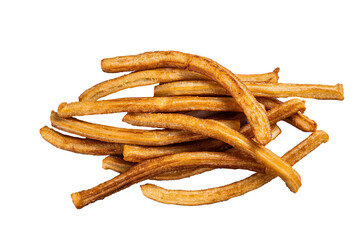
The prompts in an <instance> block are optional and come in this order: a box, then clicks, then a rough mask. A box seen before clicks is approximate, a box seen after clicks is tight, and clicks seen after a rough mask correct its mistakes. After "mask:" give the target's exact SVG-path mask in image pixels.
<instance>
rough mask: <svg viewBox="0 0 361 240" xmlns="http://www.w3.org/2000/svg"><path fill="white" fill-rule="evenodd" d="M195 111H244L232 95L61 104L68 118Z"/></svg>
mask: <svg viewBox="0 0 361 240" xmlns="http://www.w3.org/2000/svg"><path fill="white" fill-rule="evenodd" d="M192 110H204V111H234V112H241V111H243V109H242V108H240V107H239V105H238V104H237V103H236V101H234V99H233V98H231V97H145V98H119V99H113V100H101V101H94V102H93V101H89V102H72V103H61V104H60V105H59V107H58V115H59V116H60V117H64V118H67V117H72V116H84V115H93V114H106V113H117V112H180V111H192Z"/></svg>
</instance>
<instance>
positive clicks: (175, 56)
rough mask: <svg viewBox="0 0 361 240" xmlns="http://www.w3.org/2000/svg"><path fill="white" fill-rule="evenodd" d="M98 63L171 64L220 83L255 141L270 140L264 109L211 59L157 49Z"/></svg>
mask: <svg viewBox="0 0 361 240" xmlns="http://www.w3.org/2000/svg"><path fill="white" fill-rule="evenodd" d="M101 66H102V69H103V71H104V72H123V71H139V70H149V69H155V68H162V67H172V68H181V69H188V70H190V71H194V72H198V73H200V74H203V75H205V76H207V77H209V78H211V79H212V80H214V81H217V82H218V83H220V84H221V85H222V86H223V87H224V88H225V89H227V91H228V92H229V93H230V94H231V95H232V96H233V98H234V99H235V101H236V102H237V103H238V104H239V105H240V106H241V107H242V109H243V111H244V113H245V114H246V116H247V119H248V121H249V122H250V124H251V126H252V129H253V131H254V132H255V137H256V139H257V141H258V142H260V143H262V144H266V143H267V142H269V141H270V139H271V128H270V124H269V122H268V119H267V116H266V112H265V110H264V109H263V108H262V106H261V105H260V104H259V103H258V102H257V100H256V99H255V98H254V97H253V96H252V94H251V93H250V91H249V90H248V89H247V87H246V86H245V85H244V84H243V83H242V82H241V81H240V80H239V78H238V77H237V76H236V75H235V74H233V73H232V72H231V71H229V70H228V69H226V68H224V67H223V66H221V65H220V64H218V63H216V62H215V61H213V60H211V59H208V58H205V57H201V56H197V55H193V54H186V53H182V52H176V51H158V52H146V53H143V54H139V55H132V56H123V57H114V58H107V59H103V60H102V62H101Z"/></svg>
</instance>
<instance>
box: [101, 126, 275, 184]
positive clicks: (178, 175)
mask: <svg viewBox="0 0 361 240" xmlns="http://www.w3.org/2000/svg"><path fill="white" fill-rule="evenodd" d="M271 128H272V130H271V131H272V140H274V139H275V138H276V137H277V136H278V135H279V134H280V133H281V129H280V128H279V127H278V126H277V125H272V126H271ZM219 142H220V141H219ZM128 146H131V145H128ZM138 147H140V146H138ZM144 149H146V148H144ZM141 151H142V150H141ZM193 151H194V152H197V150H196V149H193ZM199 151H204V150H203V149H200V150H199ZM210 151H212V152H213V151H214V150H213V149H210ZM144 152H145V151H144ZM170 152H171V151H169V152H168V153H169V154H165V152H161V153H162V154H163V155H160V154H158V155H159V156H158V157H161V156H166V155H172V154H175V153H180V152H178V151H174V152H173V153H170ZM226 152H227V153H234V154H238V152H237V151H234V148H233V149H230V150H227V151H226ZM154 156H157V155H156V154H154ZM152 158H155V157H152ZM148 159H151V158H148ZM144 160H146V159H142V160H138V162H139V161H144ZM133 164H134V163H132V162H128V161H124V159H123V158H122V157H121V156H108V157H106V158H104V159H103V168H104V169H111V170H113V171H116V172H119V173H123V172H125V171H127V170H129V168H130V167H131V166H133ZM213 169H214V168H189V169H181V170H174V171H172V172H167V173H163V174H160V175H157V176H155V177H153V178H151V179H153V180H177V179H182V178H187V177H191V176H194V175H197V174H201V173H204V172H207V171H211V170H213Z"/></svg>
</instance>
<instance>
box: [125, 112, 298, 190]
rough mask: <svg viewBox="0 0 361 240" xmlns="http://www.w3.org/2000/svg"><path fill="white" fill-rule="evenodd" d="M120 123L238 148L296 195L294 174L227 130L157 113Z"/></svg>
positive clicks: (268, 153)
mask: <svg viewBox="0 0 361 240" xmlns="http://www.w3.org/2000/svg"><path fill="white" fill-rule="evenodd" d="M123 121H125V122H127V123H130V124H134V125H142V126H148V127H165V128H171V129H182V130H188V131H192V132H194V133H198V134H202V135H205V136H208V137H211V138H215V139H218V140H221V141H224V142H225V143H228V144H229V145H231V146H233V147H235V148H238V149H239V150H240V151H243V152H245V153H247V154H249V155H250V156H252V157H254V158H255V159H257V161H259V162H260V163H262V164H264V165H265V166H266V167H267V168H269V169H270V170H272V171H274V172H275V173H276V174H277V175H278V176H280V177H281V178H282V179H283V180H284V181H285V183H286V184H287V186H288V187H289V189H290V190H291V191H292V192H297V190H298V188H299V187H300V186H301V179H300V176H299V175H298V173H297V172H296V171H295V170H294V169H292V168H291V167H290V166H289V164H287V163H285V162H284V161H283V160H282V159H281V158H280V157H278V156H277V155H276V154H274V153H273V152H272V151H270V150H269V149H267V148H265V147H264V146H262V145H260V144H257V143H256V142H254V141H252V140H250V139H248V138H246V137H245V136H243V135H242V134H240V133H239V132H237V131H235V130H233V129H231V128H229V127H228V126H226V125H224V124H222V123H220V122H217V121H214V120H208V119H198V118H195V117H191V116H186V115H182V114H161V113H158V114H157V113H152V114H151V113H128V114H127V115H126V116H125V117H124V118H123Z"/></svg>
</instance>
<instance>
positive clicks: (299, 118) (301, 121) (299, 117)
mask: <svg viewBox="0 0 361 240" xmlns="http://www.w3.org/2000/svg"><path fill="white" fill-rule="evenodd" d="M257 99H258V101H260V102H261V103H262V104H263V105H264V106H265V107H266V109H267V110H269V109H272V108H274V107H276V106H277V105H279V104H282V102H281V101H280V100H278V99H276V98H263V97H259V98H257ZM284 121H286V122H287V123H289V124H291V125H293V126H294V127H296V128H298V129H300V130H301V131H304V132H314V131H316V129H317V123H316V122H315V121H314V120H311V119H309V118H308V117H307V116H305V115H304V114H303V113H302V112H301V111H298V112H297V113H295V114H294V115H292V116H290V117H288V118H286V119H284Z"/></svg>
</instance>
